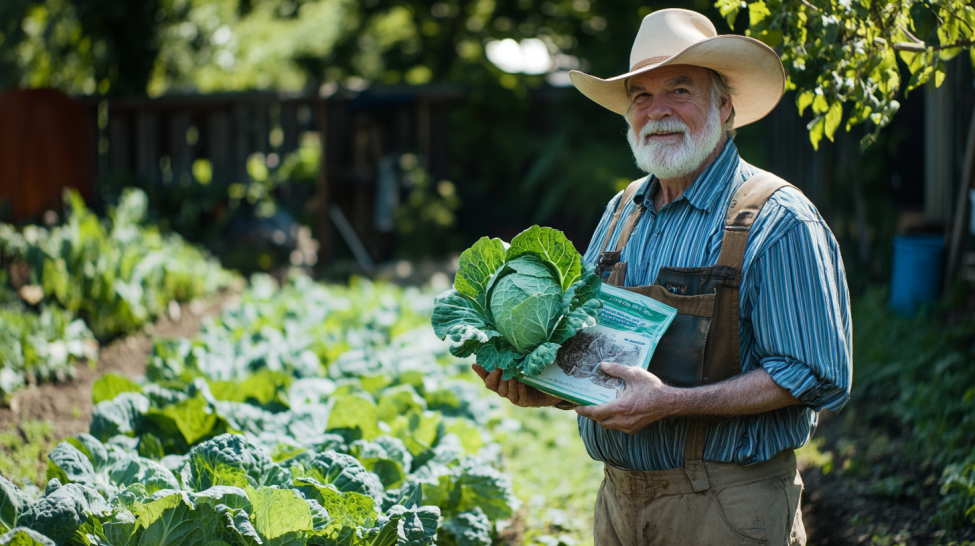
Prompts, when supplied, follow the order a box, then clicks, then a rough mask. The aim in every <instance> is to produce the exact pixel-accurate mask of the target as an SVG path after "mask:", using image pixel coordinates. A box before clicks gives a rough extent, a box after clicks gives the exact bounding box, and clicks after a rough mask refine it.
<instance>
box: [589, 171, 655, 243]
mask: <svg viewBox="0 0 975 546" xmlns="http://www.w3.org/2000/svg"><path fill="white" fill-rule="evenodd" d="M646 180H647V177H646V176H644V177H643V178H641V179H639V180H634V181H633V182H630V185H629V186H627V187H626V189H625V190H623V195H622V196H621V197H620V200H619V202H618V203H616V212H615V213H613V219H612V220H611V221H610V222H609V229H608V230H606V239H604V240H603V247H602V248H601V249H599V251H600V253H602V252H606V247H607V246H609V240H610V238H612V237H613V231H615V230H616V224H617V223H618V222H619V220H620V215H621V214H623V209H624V208H626V204H627V203H629V202H630V200H631V199H633V195H634V194H636V192H637V190H639V189H640V188H641V187H642V186H643V183H644V182H646ZM637 208H639V207H637ZM630 216H633V215H632V214H631V215H630ZM628 220H629V219H628ZM627 223H629V221H627ZM624 228H625V224H624ZM630 230H631V231H632V230H633V226H630ZM624 231H626V230H625V229H624ZM629 238H630V234H629V233H626V235H625V237H624V235H623V234H620V239H621V240H622V241H623V244H624V245H625V244H626V240H627V239H629ZM616 250H623V247H622V246H621V245H620V244H619V241H617V244H616Z"/></svg>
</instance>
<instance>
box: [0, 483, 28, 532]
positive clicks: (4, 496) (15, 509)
mask: <svg viewBox="0 0 975 546" xmlns="http://www.w3.org/2000/svg"><path fill="white" fill-rule="evenodd" d="M32 504H34V501H33V500H32V499H31V498H30V496H29V495H28V494H27V493H25V492H23V491H21V490H20V488H19V487H17V486H16V485H14V484H12V483H10V482H9V481H7V479H6V478H4V477H3V476H0V533H6V532H7V531H9V530H10V529H13V528H14V527H16V526H17V521H18V520H19V519H20V516H21V515H22V514H23V513H25V512H27V511H28V510H29V509H30V507H31V505H32Z"/></svg>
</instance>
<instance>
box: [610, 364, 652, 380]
mask: <svg viewBox="0 0 975 546" xmlns="http://www.w3.org/2000/svg"><path fill="white" fill-rule="evenodd" d="M600 368H601V369H602V370H603V371H604V372H606V375H611V376H613V377H619V378H620V379H622V380H623V381H625V382H627V383H631V382H633V381H639V380H641V379H645V378H646V377H645V376H644V374H646V373H648V372H647V371H646V370H644V369H643V368H638V367H636V366H624V365H623V364H617V363H615V362H603V363H601V364H600Z"/></svg>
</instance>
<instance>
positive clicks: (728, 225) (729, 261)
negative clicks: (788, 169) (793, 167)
mask: <svg viewBox="0 0 975 546" xmlns="http://www.w3.org/2000/svg"><path fill="white" fill-rule="evenodd" d="M786 186H790V187H792V184H789V183H788V182H786V181H785V180H782V179H781V178H779V177H778V176H775V175H774V174H772V173H768V172H760V173H758V174H756V175H755V176H753V177H751V178H749V179H748V180H746V181H745V182H744V183H743V184H742V185H741V186H739V187H738V190H737V191H735V195H734V196H733V197H732V198H731V204H730V205H729V206H728V214H727V215H726V216H725V220H724V240H723V241H722V242H721V252H720V253H719V254H718V265H728V266H731V267H734V268H735V269H738V270H739V271H740V270H741V268H742V266H743V265H744V263H745V247H746V246H747V245H748V234H749V233H750V232H751V229H752V224H754V223H755V220H756V219H758V213H759V212H761V210H762V207H764V206H765V202H766V201H768V200H769V198H770V197H772V194H774V193H775V192H777V191H779V190H780V189H782V188H784V187H786Z"/></svg>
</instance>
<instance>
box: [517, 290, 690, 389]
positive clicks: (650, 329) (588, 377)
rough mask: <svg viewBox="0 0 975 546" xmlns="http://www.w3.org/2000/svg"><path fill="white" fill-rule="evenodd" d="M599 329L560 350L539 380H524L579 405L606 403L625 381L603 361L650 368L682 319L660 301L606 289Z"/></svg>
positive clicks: (582, 332)
mask: <svg viewBox="0 0 975 546" xmlns="http://www.w3.org/2000/svg"><path fill="white" fill-rule="evenodd" d="M599 298H600V299H601V300H602V302H603V307H602V309H600V310H599V325H597V326H593V327H591V328H584V329H582V330H580V331H579V333H577V334H576V335H575V336H573V337H572V338H570V339H569V340H568V341H566V342H565V343H564V344H563V345H562V348H561V349H559V352H558V356H557V357H556V359H555V362H553V363H552V364H550V365H549V366H548V367H547V368H545V369H544V370H543V371H542V373H541V374H540V375H538V376H537V377H525V378H522V379H521V381H522V382H523V383H525V384H526V385H531V386H532V387H535V388H537V389H539V390H541V391H545V392H547V393H549V394H552V395H554V396H558V397H559V398H562V399H565V400H570V401H572V402H575V403H577V404H582V405H585V406H592V405H596V404H605V403H606V402H609V401H612V400H614V399H616V398H618V397H619V396H621V395H622V393H623V387H624V383H623V380H622V379H620V378H617V377H613V376H611V375H608V374H607V373H606V372H604V371H603V370H602V368H601V366H600V364H601V363H602V362H615V363H617V364H623V365H625V366H640V367H641V368H643V369H647V366H648V365H649V364H650V359H651V358H652V357H653V352H654V349H656V347H657V344H658V343H659V342H660V338H661V337H663V335H664V332H665V331H667V328H668V327H669V326H670V323H671V322H673V320H674V317H675V316H677V309H674V308H673V307H671V306H669V305H665V304H663V303H660V302H659V301H657V300H655V299H652V298H649V297H647V296H644V295H642V294H637V293H635V292H630V291H629V290H623V289H622V288H617V287H615V286H611V285H608V284H605V283H604V284H603V285H602V287H601V289H600V295H599Z"/></svg>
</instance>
